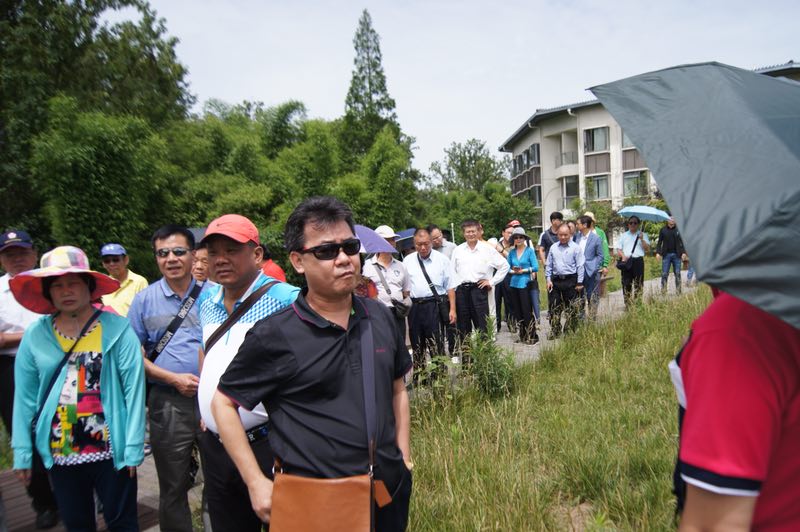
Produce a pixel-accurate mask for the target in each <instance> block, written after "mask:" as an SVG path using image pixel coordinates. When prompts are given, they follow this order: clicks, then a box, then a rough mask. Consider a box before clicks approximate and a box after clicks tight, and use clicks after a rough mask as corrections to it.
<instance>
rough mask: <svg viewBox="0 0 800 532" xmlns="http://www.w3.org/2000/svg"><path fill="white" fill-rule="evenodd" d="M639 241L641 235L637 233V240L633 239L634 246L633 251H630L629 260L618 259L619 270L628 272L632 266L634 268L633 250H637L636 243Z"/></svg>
mask: <svg viewBox="0 0 800 532" xmlns="http://www.w3.org/2000/svg"><path fill="white" fill-rule="evenodd" d="M638 243H639V235H638V234H637V235H636V240H634V241H633V247H632V248H631V253H630V255H628V260H625V261H622V260H618V261H617V264H616V266H617V269H618V270H620V271H623V272H627V271H630V269H631V268H633V261H632V260H631V259H632V258H633V256H632V255H633V252H634V251H636V244H638Z"/></svg>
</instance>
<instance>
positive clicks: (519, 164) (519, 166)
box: [516, 154, 525, 173]
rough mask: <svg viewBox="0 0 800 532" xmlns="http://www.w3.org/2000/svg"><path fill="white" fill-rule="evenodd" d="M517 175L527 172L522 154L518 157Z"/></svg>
mask: <svg viewBox="0 0 800 532" xmlns="http://www.w3.org/2000/svg"><path fill="white" fill-rule="evenodd" d="M516 160H517V173H520V172H522V171H523V170H525V166H524V165H523V164H522V154H520V155H517V159H516Z"/></svg>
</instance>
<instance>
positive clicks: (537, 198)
mask: <svg viewBox="0 0 800 532" xmlns="http://www.w3.org/2000/svg"><path fill="white" fill-rule="evenodd" d="M528 197H529V198H530V200H531V202H532V203H533V205H534V206H536V207H541V206H542V187H541V186H540V185H536V186H534V187H533V188H532V189H530V190H529V191H528Z"/></svg>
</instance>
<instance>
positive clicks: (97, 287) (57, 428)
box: [10, 246, 145, 531]
mask: <svg viewBox="0 0 800 532" xmlns="http://www.w3.org/2000/svg"><path fill="white" fill-rule="evenodd" d="M10 286H11V291H12V292H13V294H14V297H15V298H16V299H17V301H19V303H20V304H21V305H23V306H24V307H26V308H28V309H30V310H32V311H34V312H38V313H40V314H46V315H45V316H42V317H41V318H40V319H39V320H37V321H36V322H35V323H34V324H33V325H31V326H30V327H29V328H28V329H27V330H26V331H25V335H24V336H23V338H22V342H21V343H20V346H19V351H18V352H17V362H16V367H15V372H14V378H15V380H16V383H17V387H16V390H15V393H14V414H13V425H14V430H13V437H12V447H13V448H14V472H15V473H16V475H17V477H18V478H19V479H20V480H21V481H22V482H23V483H27V482H28V481H29V479H30V470H31V464H32V462H33V460H34V458H35V457H34V455H35V454H37V453H38V456H40V457H41V460H42V462H43V463H44V466H45V467H46V468H47V469H48V470H49V472H50V481H51V483H52V485H53V493H54V494H55V497H56V502H57V504H58V510H59V512H60V514H61V518H62V520H63V521H64V525H65V526H66V527H67V529H68V530H95V508H94V497H93V492H95V491H96V492H97V495H98V497H99V498H100V501H101V502H102V504H103V516H104V517H105V521H106V525H107V526H108V528H109V530H114V531H116V530H120V531H121V530H126V531H127V530H138V529H139V525H138V520H137V509H136V489H137V483H136V466H138V465H139V464H141V463H142V460H143V459H144V419H145V418H144V365H143V359H142V351H141V347H140V345H139V341H138V339H137V338H136V335H135V334H134V332H133V330H132V329H131V328H130V326H129V325H128V321H127V320H126V319H125V318H122V317H120V316H117V315H114V314H112V313H110V312H104V311H102V309H97V308H95V306H94V305H93V304H92V302H93V301H96V300H97V299H99V298H100V296H102V295H104V294H108V293H111V292H113V291H114V290H116V289H117V288H119V283H118V282H117V281H115V280H114V279H113V278H111V277H108V276H107V275H103V274H101V273H99V272H95V271H92V270H91V269H89V261H88V259H87V258H86V254H85V253H84V252H83V251H82V250H80V249H78V248H75V247H71V246H62V247H58V248H55V249H53V250H52V251H50V252H48V253H46V254H45V255H44V256H42V260H41V267H40V268H39V269H35V270H30V271H27V272H24V273H21V274H18V275H16V276H15V277H14V278H13V279H12V280H11V283H10ZM37 459H38V457H37Z"/></svg>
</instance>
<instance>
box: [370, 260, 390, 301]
mask: <svg viewBox="0 0 800 532" xmlns="http://www.w3.org/2000/svg"><path fill="white" fill-rule="evenodd" d="M373 266H375V271H376V272H378V277H380V279H381V284H382V285H383V289H384V290H386V293H387V294H389V297H390V298H391V297H392V290H391V289H390V288H389V285H388V284H387V283H386V278H385V277H384V276H383V272H382V271H381V268H382V266H381V265H380V264H378V263H377V262H374V263H373Z"/></svg>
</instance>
